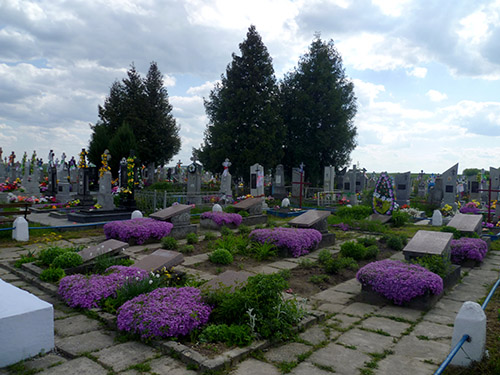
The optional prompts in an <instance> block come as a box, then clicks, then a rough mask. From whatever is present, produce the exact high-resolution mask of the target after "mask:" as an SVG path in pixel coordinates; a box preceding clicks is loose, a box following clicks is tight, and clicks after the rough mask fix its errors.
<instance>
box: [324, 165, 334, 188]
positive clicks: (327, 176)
mask: <svg viewBox="0 0 500 375" xmlns="http://www.w3.org/2000/svg"><path fill="white" fill-rule="evenodd" d="M323 177H324V179H323V191H333V190H335V167H332V166H331V165H330V166H327V167H325V168H324V174H323Z"/></svg>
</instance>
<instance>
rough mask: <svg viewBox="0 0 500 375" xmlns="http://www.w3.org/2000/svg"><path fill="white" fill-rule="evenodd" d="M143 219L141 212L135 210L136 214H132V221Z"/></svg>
mask: <svg viewBox="0 0 500 375" xmlns="http://www.w3.org/2000/svg"><path fill="white" fill-rule="evenodd" d="M141 217H142V212H141V211H139V210H135V211H134V212H132V217H131V219H138V218H141Z"/></svg>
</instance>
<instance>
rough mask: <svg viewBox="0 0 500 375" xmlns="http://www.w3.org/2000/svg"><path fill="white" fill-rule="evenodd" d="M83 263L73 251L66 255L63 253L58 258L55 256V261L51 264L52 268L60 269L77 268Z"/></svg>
mask: <svg viewBox="0 0 500 375" xmlns="http://www.w3.org/2000/svg"><path fill="white" fill-rule="evenodd" d="M82 263H83V259H82V257H81V256H80V254H78V253H75V252H73V251H68V252H66V253H63V254H61V255H59V256H57V258H56V259H54V261H53V262H52V266H53V267H56V268H57V267H60V268H72V267H78V266H79V265H80V264H82Z"/></svg>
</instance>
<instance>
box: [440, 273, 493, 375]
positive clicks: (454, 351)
mask: <svg viewBox="0 0 500 375" xmlns="http://www.w3.org/2000/svg"><path fill="white" fill-rule="evenodd" d="M498 285H500V279H498V280H497V282H496V283H495V284H494V285H493V287H492V288H491V290H490V292H489V293H488V296H487V297H486V299H485V300H484V302H483V304H482V306H481V308H482V309H483V310H485V309H486V306H488V303H489V302H490V300H491V297H493V294H494V293H495V291H496V289H497V288H498ZM470 340H471V337H470V336H469V335H468V334H467V333H466V334H464V335H463V336H462V338H461V339H460V341H459V342H457V344H456V345H455V347H454V348H453V349H452V350H451V352H450V354H448V356H447V357H446V359H445V360H444V362H443V363H442V364H441V366H439V368H438V369H437V370H436V372H435V373H434V375H441V374H442V373H443V371H444V370H445V369H446V367H447V366H448V365H449V364H450V363H451V360H452V359H453V357H455V355H456V354H457V353H458V351H459V350H460V348H462V346H463V345H464V344H465V342H466V341H470Z"/></svg>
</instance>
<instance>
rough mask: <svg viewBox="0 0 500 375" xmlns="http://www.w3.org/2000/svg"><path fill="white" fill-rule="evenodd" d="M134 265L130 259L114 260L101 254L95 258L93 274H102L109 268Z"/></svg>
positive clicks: (110, 256) (107, 255)
mask: <svg viewBox="0 0 500 375" xmlns="http://www.w3.org/2000/svg"><path fill="white" fill-rule="evenodd" d="M132 264H134V261H133V260H132V259H127V258H120V259H119V258H115V257H114V256H112V255H109V254H103V255H100V256H98V257H97V258H95V264H94V267H93V271H94V272H95V273H103V272H104V271H105V270H106V269H107V268H109V267H111V266H126V267H128V266H131V265H132Z"/></svg>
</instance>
